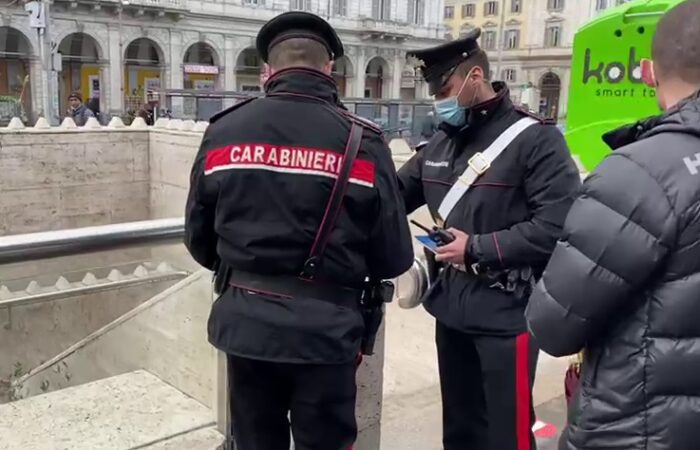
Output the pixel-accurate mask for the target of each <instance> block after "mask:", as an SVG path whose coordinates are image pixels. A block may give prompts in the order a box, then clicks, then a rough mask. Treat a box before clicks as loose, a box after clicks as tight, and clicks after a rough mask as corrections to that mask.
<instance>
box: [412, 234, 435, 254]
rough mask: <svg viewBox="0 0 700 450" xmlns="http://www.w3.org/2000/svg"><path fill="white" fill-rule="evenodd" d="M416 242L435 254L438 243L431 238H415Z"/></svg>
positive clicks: (424, 236) (426, 236)
mask: <svg viewBox="0 0 700 450" xmlns="http://www.w3.org/2000/svg"><path fill="white" fill-rule="evenodd" d="M416 240H417V241H418V243H420V244H421V245H422V246H423V247H425V248H427V249H428V250H430V251H431V252H433V253H437V248H438V243H437V242H436V241H435V240H434V239H433V238H432V237H430V236H428V235H423V236H416Z"/></svg>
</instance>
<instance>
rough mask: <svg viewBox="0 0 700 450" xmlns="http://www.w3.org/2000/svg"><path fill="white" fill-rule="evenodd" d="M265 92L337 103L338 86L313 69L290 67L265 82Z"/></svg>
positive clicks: (329, 78)
mask: <svg viewBox="0 0 700 450" xmlns="http://www.w3.org/2000/svg"><path fill="white" fill-rule="evenodd" d="M265 93H266V94H268V95H269V94H296V95H302V96H310V97H316V98H318V99H321V100H324V101H327V102H330V103H332V104H334V105H336V104H338V88H337V86H336V84H335V80H333V78H331V77H330V76H328V75H326V74H324V73H322V72H320V71H318V70H314V69H309V68H305V67H291V68H289V69H284V70H280V71H279V72H276V73H275V74H274V75H272V76H271V77H270V78H269V79H268V80H267V82H266V83H265Z"/></svg>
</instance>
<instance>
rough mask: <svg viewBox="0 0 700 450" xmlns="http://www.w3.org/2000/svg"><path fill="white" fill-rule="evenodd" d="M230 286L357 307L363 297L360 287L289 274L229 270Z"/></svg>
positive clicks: (273, 294)
mask: <svg viewBox="0 0 700 450" xmlns="http://www.w3.org/2000/svg"><path fill="white" fill-rule="evenodd" d="M229 285H231V286H232V287H235V288H239V289H246V290H250V291H254V292H259V293H261V294H267V295H272V296H278V297H284V298H289V299H293V298H295V297H305V298H313V299H315V300H322V301H325V302H328V303H332V304H334V305H339V306H345V307H347V308H352V309H358V308H359V304H360V298H361V297H362V290H360V289H352V288H348V287H345V286H340V285H336V284H331V283H324V282H320V281H316V280H313V281H311V280H306V279H304V278H299V277H295V276H291V275H261V274H257V273H251V272H244V271H242V270H232V271H231V275H230V277H229Z"/></svg>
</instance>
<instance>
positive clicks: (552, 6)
mask: <svg viewBox="0 0 700 450" xmlns="http://www.w3.org/2000/svg"><path fill="white" fill-rule="evenodd" d="M547 9H548V10H550V11H561V10H562V9H564V0H547Z"/></svg>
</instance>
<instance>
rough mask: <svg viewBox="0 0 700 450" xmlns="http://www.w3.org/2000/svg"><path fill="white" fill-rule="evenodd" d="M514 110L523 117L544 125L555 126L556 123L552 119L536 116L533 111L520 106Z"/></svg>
mask: <svg viewBox="0 0 700 450" xmlns="http://www.w3.org/2000/svg"><path fill="white" fill-rule="evenodd" d="M515 110H516V111H517V112H519V113H520V114H522V115H524V116H528V117H532V118H533V119H535V120H536V121H538V122H539V123H541V124H544V125H555V124H556V123H557V121H556V120H554V119H547V118H545V117H543V116H541V115H539V114H537V113H536V112H535V111H533V110H531V109H527V108H523V107H522V106H516V107H515Z"/></svg>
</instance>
